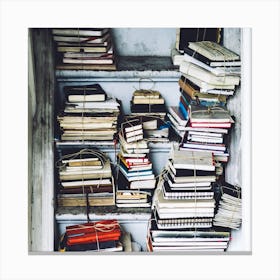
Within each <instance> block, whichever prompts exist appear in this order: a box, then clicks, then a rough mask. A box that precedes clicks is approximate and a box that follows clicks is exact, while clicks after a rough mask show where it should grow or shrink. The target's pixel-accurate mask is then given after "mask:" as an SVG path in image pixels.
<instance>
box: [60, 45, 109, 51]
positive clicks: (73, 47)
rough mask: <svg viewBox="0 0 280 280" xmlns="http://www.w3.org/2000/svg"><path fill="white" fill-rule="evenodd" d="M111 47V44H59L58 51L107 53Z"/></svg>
mask: <svg viewBox="0 0 280 280" xmlns="http://www.w3.org/2000/svg"><path fill="white" fill-rule="evenodd" d="M110 48H111V45H110V44H108V45H107V46H84V45H78V44H77V45H71V46H70V45H67V46H57V48H56V50H57V52H84V53H105V52H108V50H109V49H110Z"/></svg>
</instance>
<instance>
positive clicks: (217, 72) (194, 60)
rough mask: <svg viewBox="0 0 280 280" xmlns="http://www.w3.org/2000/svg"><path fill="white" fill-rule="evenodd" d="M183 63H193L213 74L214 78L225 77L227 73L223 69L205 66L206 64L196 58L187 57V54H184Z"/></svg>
mask: <svg viewBox="0 0 280 280" xmlns="http://www.w3.org/2000/svg"><path fill="white" fill-rule="evenodd" d="M184 61H187V62H190V63H193V64H195V65H197V66H199V67H201V68H203V69H205V70H207V71H209V72H211V73H213V74H214V75H216V76H225V75H226V74H227V72H226V71H225V69H223V68H215V67H211V66H209V65H207V64H206V63H204V62H202V61H200V60H198V59H197V58H195V57H193V56H191V55H188V54H187V53H185V54H184Z"/></svg>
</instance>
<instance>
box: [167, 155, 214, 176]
mask: <svg viewBox="0 0 280 280" xmlns="http://www.w3.org/2000/svg"><path fill="white" fill-rule="evenodd" d="M171 161H172V164H173V166H174V168H178V169H180V168H181V169H196V170H205V171H207V170H208V171H214V170H215V165H214V161H213V155H212V153H211V152H207V151H205V152H201V151H197V152H195V151H182V150H173V153H172V157H171Z"/></svg>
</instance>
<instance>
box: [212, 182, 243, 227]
mask: <svg viewBox="0 0 280 280" xmlns="http://www.w3.org/2000/svg"><path fill="white" fill-rule="evenodd" d="M219 187H220V193H221V198H220V200H219V204H218V210H217V213H216V214H215V217H214V220H213V224H214V225H215V226H222V227H226V228H231V229H239V227H240V225H241V223H242V194H241V188H240V187H239V186H234V185H231V184H229V183H226V182H225V183H224V184H222V185H221V186H219Z"/></svg>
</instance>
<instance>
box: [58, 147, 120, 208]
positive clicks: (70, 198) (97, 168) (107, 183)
mask: <svg viewBox="0 0 280 280" xmlns="http://www.w3.org/2000/svg"><path fill="white" fill-rule="evenodd" d="M58 167H59V181H60V185H59V188H58V190H57V204H58V206H109V205H115V187H114V178H113V176H112V170H111V164H110V160H109V158H108V157H107V156H106V155H105V154H104V153H101V152H100V151H97V150H90V149H83V150H80V151H71V153H70V151H68V152H67V153H65V154H62V155H61V159H60V161H59V163H58Z"/></svg>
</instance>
